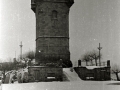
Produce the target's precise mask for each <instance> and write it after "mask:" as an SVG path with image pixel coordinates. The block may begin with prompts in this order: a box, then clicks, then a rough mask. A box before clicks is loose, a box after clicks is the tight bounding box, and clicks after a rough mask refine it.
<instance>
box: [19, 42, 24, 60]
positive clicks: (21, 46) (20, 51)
mask: <svg viewBox="0 0 120 90" xmlns="http://www.w3.org/2000/svg"><path fill="white" fill-rule="evenodd" d="M19 46H20V59H21V60H22V46H23V45H22V41H21V45H19Z"/></svg>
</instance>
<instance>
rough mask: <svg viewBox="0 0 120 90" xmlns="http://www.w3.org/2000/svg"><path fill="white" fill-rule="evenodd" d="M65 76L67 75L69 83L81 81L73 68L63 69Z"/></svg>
mask: <svg viewBox="0 0 120 90" xmlns="http://www.w3.org/2000/svg"><path fill="white" fill-rule="evenodd" d="M63 74H64V75H66V77H67V78H68V79H69V81H81V79H80V78H79V76H78V74H77V73H76V72H75V71H74V69H73V68H63Z"/></svg>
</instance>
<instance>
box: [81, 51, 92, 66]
mask: <svg viewBox="0 0 120 90" xmlns="http://www.w3.org/2000/svg"><path fill="white" fill-rule="evenodd" d="M82 61H85V62H86V66H88V62H89V61H90V57H89V53H85V54H84V55H83V56H82Z"/></svg>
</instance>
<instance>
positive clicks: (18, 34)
mask: <svg viewBox="0 0 120 90" xmlns="http://www.w3.org/2000/svg"><path fill="white" fill-rule="evenodd" d="M30 5H31V0H0V59H2V60H7V59H8V58H9V57H11V58H14V57H15V51H16V57H18V55H19V54H20V47H19V45H20V42H21V41H22V42H23V53H24V52H27V51H29V50H33V51H34V50H35V30H36V28H35V25H36V23H35V14H34V12H33V11H32V10H31V6H30ZM69 18H70V20H69V21H70V22H69V26H70V30H69V31H70V52H71V60H72V61H73V63H75V61H77V60H78V59H80V58H81V56H82V55H83V54H84V53H86V52H88V51H93V50H98V49H97V47H98V46H99V43H101V46H102V50H101V53H102V55H103V57H102V61H106V60H111V62H112V63H118V64H120V58H119V56H120V0H75V3H74V4H73V6H72V7H71V10H70V17H69Z"/></svg>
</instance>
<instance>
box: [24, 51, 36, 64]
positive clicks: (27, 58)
mask: <svg viewBox="0 0 120 90" xmlns="http://www.w3.org/2000/svg"><path fill="white" fill-rule="evenodd" d="M23 58H24V59H23V60H24V61H25V64H26V63H27V62H28V64H29V65H31V61H32V60H33V59H34V58H35V53H34V52H33V51H29V52H27V53H25V54H23Z"/></svg>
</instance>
